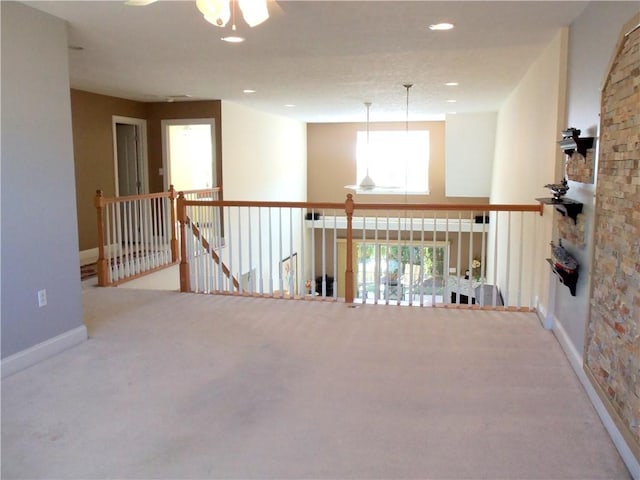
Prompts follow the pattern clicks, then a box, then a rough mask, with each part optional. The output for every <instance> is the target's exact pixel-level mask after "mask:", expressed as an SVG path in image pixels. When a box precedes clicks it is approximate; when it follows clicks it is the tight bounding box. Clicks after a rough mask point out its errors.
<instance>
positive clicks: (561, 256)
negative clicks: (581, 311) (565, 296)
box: [547, 240, 579, 297]
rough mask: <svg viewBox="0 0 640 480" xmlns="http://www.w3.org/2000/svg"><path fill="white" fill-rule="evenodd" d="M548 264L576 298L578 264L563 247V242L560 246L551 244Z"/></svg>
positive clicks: (560, 242)
mask: <svg viewBox="0 0 640 480" xmlns="http://www.w3.org/2000/svg"><path fill="white" fill-rule="evenodd" d="M547 262H549V264H550V265H551V270H553V273H555V274H556V275H557V277H558V279H559V280H560V283H562V284H563V285H565V286H566V287H567V288H568V289H569V291H570V292H571V295H572V296H574V297H575V296H576V286H577V284H578V268H579V266H578V262H577V260H576V259H575V258H573V257H572V256H571V255H570V254H569V252H567V251H566V250H565V249H564V247H563V246H562V240H560V241H559V242H558V245H557V246H556V245H554V243H553V242H551V258H547Z"/></svg>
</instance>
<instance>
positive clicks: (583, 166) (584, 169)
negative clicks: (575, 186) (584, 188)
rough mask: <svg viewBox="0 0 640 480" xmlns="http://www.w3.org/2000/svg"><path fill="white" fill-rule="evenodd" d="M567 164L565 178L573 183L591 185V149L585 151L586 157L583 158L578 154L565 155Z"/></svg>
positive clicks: (592, 159)
mask: <svg viewBox="0 0 640 480" xmlns="http://www.w3.org/2000/svg"><path fill="white" fill-rule="evenodd" d="M565 157H566V162H567V178H568V179H569V180H573V181H574V182H580V183H593V164H594V155H593V149H590V150H587V156H586V157H583V156H582V155H580V154H579V153H578V152H574V154H573V155H571V156H569V155H565Z"/></svg>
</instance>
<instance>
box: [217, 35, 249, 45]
mask: <svg viewBox="0 0 640 480" xmlns="http://www.w3.org/2000/svg"><path fill="white" fill-rule="evenodd" d="M220 40H222V41H223V42H227V43H242V42H244V37H238V36H236V35H229V36H226V37H221V38H220Z"/></svg>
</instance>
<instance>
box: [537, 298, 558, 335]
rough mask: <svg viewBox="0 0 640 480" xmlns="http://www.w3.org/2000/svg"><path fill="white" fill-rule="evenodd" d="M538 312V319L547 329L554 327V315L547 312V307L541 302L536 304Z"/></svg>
mask: <svg viewBox="0 0 640 480" xmlns="http://www.w3.org/2000/svg"><path fill="white" fill-rule="evenodd" d="M536 314H537V315H538V320H540V323H541V324H542V326H543V327H544V328H546V329H547V330H552V329H553V323H554V322H553V315H552V314H550V313H548V312H547V308H546V307H545V306H544V305H543V304H542V303H540V302H538V303H537V305H536Z"/></svg>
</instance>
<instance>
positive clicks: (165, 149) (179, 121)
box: [160, 117, 220, 191]
mask: <svg viewBox="0 0 640 480" xmlns="http://www.w3.org/2000/svg"><path fill="white" fill-rule="evenodd" d="M193 124H197V125H204V124H208V125H211V155H212V159H211V161H212V162H214V163H213V165H212V172H213V178H212V179H211V180H212V187H216V186H218V185H219V183H220V179H219V178H218V174H219V170H218V149H217V135H216V118H215V117H209V118H169V119H164V120H162V121H161V122H160V125H161V127H160V128H161V130H162V173H163V180H162V181H163V185H164V189H165V190H166V191H168V190H169V186H170V185H169V183H170V181H169V180H170V178H171V162H169V141H168V139H167V127H170V126H175V125H178V126H179V125H193Z"/></svg>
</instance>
